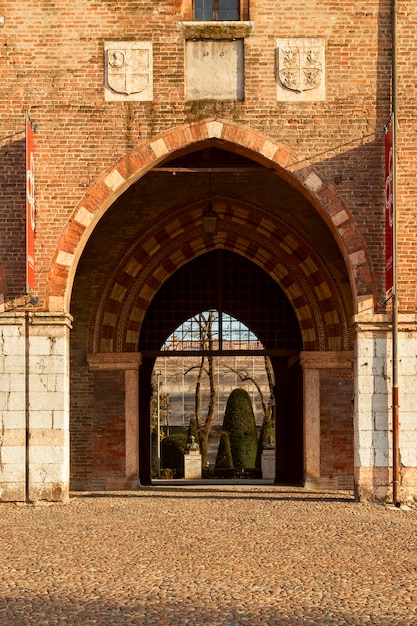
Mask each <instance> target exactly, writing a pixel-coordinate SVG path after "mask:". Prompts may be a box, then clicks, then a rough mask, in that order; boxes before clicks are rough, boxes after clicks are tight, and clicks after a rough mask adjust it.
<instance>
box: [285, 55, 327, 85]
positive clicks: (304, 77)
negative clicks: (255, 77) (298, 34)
mask: <svg viewBox="0 0 417 626" xmlns="http://www.w3.org/2000/svg"><path fill="white" fill-rule="evenodd" d="M278 67H279V70H278V73H279V78H280V81H281V83H282V84H283V85H284V87H287V89H291V90H293V91H307V90H309V89H314V88H315V87H319V86H320V83H321V80H322V75H323V60H322V54H321V49H320V48H319V47H313V46H310V47H306V48H303V47H295V46H294V47H287V48H279V55H278Z"/></svg>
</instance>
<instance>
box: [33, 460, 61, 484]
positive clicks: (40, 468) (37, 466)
mask: <svg viewBox="0 0 417 626" xmlns="http://www.w3.org/2000/svg"><path fill="white" fill-rule="evenodd" d="M29 480H30V483H31V487H32V489H33V488H35V487H36V483H40V484H42V485H45V484H48V483H56V482H65V481H66V480H67V468H66V466H64V465H63V464H62V463H31V464H30V468H29Z"/></svg>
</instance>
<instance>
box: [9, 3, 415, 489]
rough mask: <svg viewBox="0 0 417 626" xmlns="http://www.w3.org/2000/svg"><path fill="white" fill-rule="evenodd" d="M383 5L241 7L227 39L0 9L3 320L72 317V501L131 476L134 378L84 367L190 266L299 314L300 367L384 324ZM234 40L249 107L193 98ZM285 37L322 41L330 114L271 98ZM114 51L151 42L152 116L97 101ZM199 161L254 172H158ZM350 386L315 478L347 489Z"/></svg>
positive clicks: (114, 347)
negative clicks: (206, 224)
mask: <svg viewBox="0 0 417 626" xmlns="http://www.w3.org/2000/svg"><path fill="white" fill-rule="evenodd" d="M403 4H404V6H401V7H400V9H399V29H400V40H399V137H398V158H399V179H398V189H399V192H400V193H399V196H398V198H399V200H398V210H399V213H398V214H399V229H398V235H399V265H398V270H399V302H400V311H401V312H402V313H408V314H412V313H414V310H415V303H416V288H415V274H416V263H417V255H416V251H415V249H416V248H415V239H416V236H417V226H416V225H415V223H416V219H414V212H415V208H414V204H415V203H414V197H415V195H416V191H417V190H416V185H417V183H416V177H415V167H414V161H415V160H416V158H417V157H416V150H415V145H414V144H415V141H414V137H413V136H414V126H415V111H414V108H415V107H414V104H415V103H414V101H413V100H414V91H415V89H414V83H413V74H412V72H411V71H410V67H411V66H412V65H411V64H412V59H413V58H414V56H413V55H414V54H415V47H416V46H415V42H414V35H413V33H414V31H415V27H416V23H415V22H416V20H417V18H416V16H415V15H414V13H413V12H412V11H411V10H410V5H411V3H410V2H408V3H403ZM390 7H391V3H390V2H388V0H378V2H377V1H376V0H371V2H370V3H368V4H367V5H366V8H364V6H363V3H360V2H358V1H352V2H342V1H340V0H339V1H336V0H335V1H332V2H327V3H324V4H323V3H320V2H317V1H316V0H309V1H308V2H304V3H301V5H300V4H299V3H294V1H293V0H283V1H281V2H276V0H263V1H262V2H258V1H257V0H251V1H249V2H246V0H245V2H242V6H241V15H242V23H241V25H239V24H237V25H235V26H233V28H234V29H235V30H234V31H233V29H232V30H231V31H228V30H227V28H228V27H227V25H225V24H221V23H220V24H214V25H213V24H212V25H210V26H206V27H204V26H199V25H196V26H193V25H192V24H191V25H190V24H189V22H191V21H192V3H191V0H184V1H180V0H146V1H145V0H120V1H119V2H109V1H103V2H102V1H98V0H93V1H87V0H75V1H73V2H67V1H65V0H58V1H57V2H54V3H44V2H37V1H33V0H28V1H27V2H24V3H17V2H15V1H14V0H4V1H3V5H2V7H0V16H3V17H4V19H2V20H1V21H0V74H1V85H0V93H1V98H0V120H1V128H2V132H1V137H0V160H1V164H2V165H1V167H0V208H1V223H0V249H1V253H0V255H1V259H0V261H1V266H0V289H1V292H2V298H3V301H4V311H5V312H13V311H18V310H20V308H21V307H22V306H23V307H25V306H26V308H29V309H30V310H31V311H40V312H42V311H45V312H54V313H60V312H70V313H71V315H72V316H73V317H74V321H73V330H72V331H71V344H70V346H71V353H70V358H71V399H70V429H71V437H72V446H71V471H72V477H73V481H74V485H76V486H79V487H83V488H84V487H90V488H95V487H98V488H101V487H103V485H105V484H106V479H109V478H123V477H124V471H125V466H124V457H125V436H126V430H125V426H124V421H123V420H124V419H125V393H126V390H125V382H124V381H125V379H124V377H123V374H122V373H121V372H119V371H117V372H103V371H98V372H97V371H95V372H93V371H90V369H89V367H88V364H87V356H88V355H90V354H101V353H114V352H119V353H129V352H135V351H137V350H138V345H140V331H141V326H142V323H143V319H144V318H145V316H146V312H147V310H148V307H149V305H150V304H151V302H152V300H153V298H154V296H155V294H156V293H157V292H158V291H159V290H160V289H162V288H163V286H164V284H165V282H166V281H167V279H168V278H169V277H170V276H172V275H174V274H175V272H176V271H177V270H179V269H180V268H181V267H183V266H184V264H186V263H187V262H189V261H191V260H192V259H194V258H195V257H197V256H199V255H201V254H204V253H205V252H208V251H210V250H212V249H214V248H220V249H225V250H229V251H231V252H234V253H236V254H239V255H242V256H245V257H247V258H249V259H251V260H252V261H253V262H254V263H255V264H256V265H257V266H258V267H260V268H261V269H262V270H264V271H266V272H267V273H268V274H269V275H270V276H272V277H273V278H274V280H275V281H276V282H277V284H279V285H280V287H281V288H282V289H283V291H284V293H285V295H286V296H287V298H288V300H289V302H290V303H291V305H292V307H293V309H294V311H295V313H296V316H297V319H298V321H299V324H300V333H301V337H302V342H303V350H304V351H306V352H308V351H312V352H325V351H331V352H337V351H341V352H349V353H351V351H353V350H354V347H355V331H354V327H353V318H354V316H355V315H356V314H358V313H363V312H367V313H369V315H371V316H372V315H375V314H377V313H384V312H385V308H384V307H383V306H382V304H381V300H382V298H383V296H384V291H385V289H384V264H385V258H384V136H383V133H382V132H381V128H382V126H383V125H384V124H387V123H388V121H389V118H390V111H391V100H390V88H391V87H390V86H391V31H390V29H391V13H390ZM231 28H232V27H231ZM193 29H194V30H193ZM196 29H197V30H196ZM239 29H240V30H239ZM196 33H197V34H196ZM233 33H238V34H239V33H240V34H239V36H238V38H242V39H243V50H244V53H243V55H244V63H243V65H244V66H243V68H241V69H240V70H239V71H242V72H243V75H244V98H243V100H242V101H238V100H237V99H236V100H226V99H225V100H221V99H213V98H210V97H207V98H205V99H198V100H197V99H194V100H187V99H186V96H185V94H186V88H185V83H186V80H187V75H188V74H187V72H188V71H189V68H188V67H187V65H186V63H185V46H186V42H187V41H191V40H194V39H196V38H197V39H199V38H200V39H201V40H202V41H206V40H210V41H211V40H212V39H213V40H215V41H222V40H223V39H224V38H226V39H230V40H231V41H234V39H235V38H236V37H235V36H233ZM242 33H243V34H242ZM197 35H198V37H197ZM285 37H288V38H297V37H298V38H307V39H308V38H310V39H313V38H321V40H323V41H324V47H325V97H324V98H322V99H321V100H317V101H315V100H311V101H309V100H308V99H307V100H303V101H301V100H300V101H296V100H294V99H293V100H292V101H291V100H289V101H282V100H280V99H279V98H278V97H277V80H278V78H277V48H276V40H277V39H279V38H285ZM112 41H115V42H123V41H127V42H132V41H139V42H151V44H152V55H153V72H152V77H151V78H152V82H153V98H152V100H151V101H106V100H105V82H106V56H105V53H104V45H105V42H112ZM294 97H295V98H296V96H294ZM25 111H27V112H28V114H29V116H30V118H31V120H32V122H33V123H34V124H36V127H37V130H36V134H35V172H36V288H35V291H34V293H33V294H30V295H32V296H35V297H36V301H35V300H32V304H30V303H29V302H28V298H25V136H24V112H25ZM209 149H216V150H222V151H226V152H227V153H230V154H231V155H232V156H231V159H232V162H233V163H237V162H238V159H240V158H242V157H245V158H246V159H248V160H249V161H250V162H251V163H252V165H253V166H254V167H253V171H249V169H248V170H246V169H245V171H243V170H242V171H241V173H236V172H234V173H229V174H228V175H226V174H225V173H221V172H220V173H219V172H217V173H213V174H212V178H211V179H210V186H211V188H210V193H209V191H208V174H207V171H205V172H203V171H202V172H200V173H197V174H195V173H194V174H193V173H191V172H188V173H178V174H177V175H175V176H174V175H173V174H172V172H168V171H167V170H165V171H160V170H161V168H163V167H167V166H169V165H170V164H172V163H173V162H174V160H175V159H179V158H186V157H188V158H190V155H193V154H194V153H195V154H196V155H197V154H198V155H203V156H202V157H201V156H198V158H204V151H207V150H209ZM233 158H235V161H233ZM209 196H210V198H211V199H212V200H213V205H214V208H215V210H216V211H217V213H218V215H219V217H220V227H219V232H218V234H217V235H216V237H215V238H213V239H210V238H208V237H206V236H205V235H204V233H203V232H202V230H201V225H200V222H201V214H202V211H203V210H204V207H205V206H206V205H207V202H208V200H209ZM388 310H389V309H388ZM353 378H354V373H353V371H352V370H348V369H343V368H339V369H337V370H332V369H326V368H324V369H321V370H320V382H319V387H320V398H321V405H320V407H321V408H320V428H321V431H320V433H321V445H320V455H321V458H320V472H321V476H324V477H326V478H329V479H330V478H334V477H335V476H336V477H339V478H340V483H339V486H340V485H342V486H343V485H348V484H351V481H352V480H353V474H354V470H353V466H354V452H353V448H354V444H353V439H354V438H353V430H354V421H353V402H352V398H353V395H354V386H353ZM103 390H106V392H105V395H104V396H103ZM300 445H304V446H307V445H308V442H306V441H304V444H302V443H301V440H300Z"/></svg>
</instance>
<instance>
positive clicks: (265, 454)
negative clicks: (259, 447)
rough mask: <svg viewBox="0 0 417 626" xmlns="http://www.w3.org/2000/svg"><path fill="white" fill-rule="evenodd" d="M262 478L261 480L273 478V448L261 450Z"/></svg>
mask: <svg viewBox="0 0 417 626" xmlns="http://www.w3.org/2000/svg"><path fill="white" fill-rule="evenodd" d="M261 464H262V478H263V480H275V450H274V449H270V450H268V449H267V450H263V451H262V460H261Z"/></svg>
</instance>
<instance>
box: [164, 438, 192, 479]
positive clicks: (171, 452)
mask: <svg viewBox="0 0 417 626" xmlns="http://www.w3.org/2000/svg"><path fill="white" fill-rule="evenodd" d="M186 447H187V435H184V434H178V435H169V436H168V437H164V439H162V441H161V462H162V467H163V468H169V469H172V470H175V475H176V476H177V477H180V476H183V474H184V453H185V450H186Z"/></svg>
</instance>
